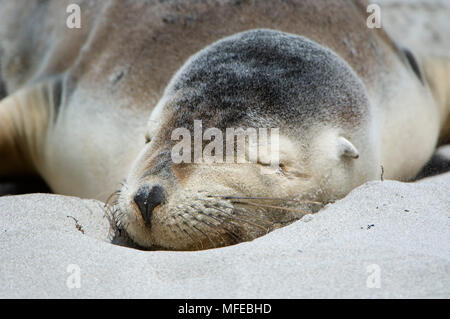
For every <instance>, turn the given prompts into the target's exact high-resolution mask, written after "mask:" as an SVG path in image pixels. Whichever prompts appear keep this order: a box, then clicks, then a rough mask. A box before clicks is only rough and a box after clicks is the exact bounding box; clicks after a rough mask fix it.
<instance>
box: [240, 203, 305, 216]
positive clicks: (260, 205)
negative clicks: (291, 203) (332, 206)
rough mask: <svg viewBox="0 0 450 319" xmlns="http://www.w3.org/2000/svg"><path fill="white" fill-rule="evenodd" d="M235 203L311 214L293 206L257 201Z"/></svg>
mask: <svg viewBox="0 0 450 319" xmlns="http://www.w3.org/2000/svg"><path fill="white" fill-rule="evenodd" d="M234 203H236V204H242V205H250V206H256V207H265V208H273V209H280V210H286V211H289V212H293V213H299V214H302V215H308V214H311V213H310V212H307V211H304V210H300V209H295V208H288V207H282V206H273V205H265V204H257V203H250V202H234Z"/></svg>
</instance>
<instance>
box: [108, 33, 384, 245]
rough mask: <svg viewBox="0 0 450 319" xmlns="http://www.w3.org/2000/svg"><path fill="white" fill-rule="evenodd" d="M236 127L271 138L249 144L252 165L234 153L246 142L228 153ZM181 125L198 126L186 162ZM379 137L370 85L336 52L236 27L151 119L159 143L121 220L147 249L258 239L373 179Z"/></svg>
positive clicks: (192, 62)
mask: <svg viewBox="0 0 450 319" xmlns="http://www.w3.org/2000/svg"><path fill="white" fill-rule="evenodd" d="M200 121H201V122H200ZM200 123H201V129H200V131H201V133H200V135H199V136H200V138H199V139H200V140H202V136H203V141H200V148H198V145H199V144H198V139H197V140H195V130H196V129H197V132H198V125H199V124H200ZM196 125H197V127H196ZM229 128H234V129H236V130H237V129H238V128H242V129H244V130H246V132H253V131H252V129H253V130H256V131H257V133H258V134H259V132H260V129H262V130H261V132H263V131H264V130H265V131H266V133H267V136H268V138H267V139H266V140H267V141H268V146H267V147H266V148H264V147H261V145H259V144H258V143H259V142H258V143H257V144H256V146H255V144H251V143H245V145H246V148H245V150H244V151H243V153H240V154H241V155H242V154H244V155H243V157H244V158H243V160H246V163H238V162H237V161H238V159H237V156H236V158H234V160H231V161H227V160H226V158H225V155H226V154H229V152H230V150H231V149H233V150H234V151H235V154H237V153H238V152H237V151H238V148H239V146H236V144H237V142H236V143H235V144H234V146H233V147H231V146H230V147H229V149H228V150H227V149H226V144H227V139H226V130H227V129H229ZM177 129H178V131H176V130H177ZM180 129H181V131H180ZM248 129H250V131H248ZM208 130H209V131H208ZM237 131H238V132H239V130H237ZM174 132H175V133H174ZM180 132H184V133H186V135H187V134H188V133H189V134H190V136H188V142H187V143H186V144H184V145H185V146H186V147H185V149H183V151H186V150H187V151H188V152H189V154H188V156H187V157H185V159H189V160H188V161H185V162H181V163H180V161H179V158H178V159H177V160H174V154H175V155H177V154H183V155H185V153H183V152H180V150H182V149H181V148H180V147H179V146H180V144H179V143H181V141H183V142H186V136H183V135H182V134H180ZM220 132H221V133H222V140H220V134H219V133H220ZM276 133H278V135H276ZM261 134H262V133H261ZM375 134H376V131H375V129H374V126H373V120H372V116H371V114H370V105H369V100H368V98H367V93H366V90H365V88H364V85H363V84H362V82H361V80H360V79H359V78H358V76H357V75H356V74H355V73H354V72H353V70H352V69H351V67H350V66H349V65H348V64H347V63H346V62H345V61H343V60H342V59H341V58H340V57H339V56H337V55H336V54H335V53H333V52H332V51H331V50H329V49H327V48H325V47H323V46H321V45H319V44H317V43H315V42H313V41H310V40H308V39H306V38H304V37H301V36H297V35H292V34H287V33H283V32H279V31H274V30H267V29H258V30H251V31H247V32H243V33H239V34H235V35H233V36H230V37H227V38H224V39H222V40H220V41H218V42H216V43H213V44H212V45H210V46H208V47H206V48H205V49H203V50H201V51H200V52H198V53H197V54H195V55H194V56H192V57H191V58H190V59H189V60H188V61H187V62H186V63H185V65H184V66H183V67H182V68H181V69H180V70H179V71H178V72H177V73H176V74H175V75H174V77H173V78H172V80H171V82H170V83H169V85H168V87H167V88H166V90H165V93H164V96H163V97H162V99H161V100H160V102H159V103H158V105H157V107H156V108H155V110H154V111H153V113H152V115H151V118H150V121H149V125H148V132H147V138H148V143H147V144H146V145H145V147H144V148H143V150H142V152H141V153H140V155H139V156H138V158H137V159H136V161H135V163H134V165H133V167H132V169H131V172H130V174H129V176H128V178H127V180H126V183H125V184H124V186H123V188H122V190H121V192H120V196H119V198H118V201H117V205H116V207H117V208H116V210H115V212H116V213H115V219H116V221H117V222H118V224H119V227H120V228H122V229H123V230H125V231H126V233H127V234H128V235H129V236H130V237H131V238H132V239H133V240H134V241H135V242H136V243H137V244H139V245H141V246H143V247H147V248H152V247H154V248H155V247H156V248H160V249H171V250H194V249H206V248H214V247H221V246H226V245H231V244H235V243H239V242H242V241H248V240H252V239H254V238H256V237H258V236H261V235H264V234H266V233H267V232H269V231H271V230H273V229H276V228H278V227H281V226H284V225H287V224H289V223H291V222H293V221H295V220H298V219H299V218H301V217H302V216H303V215H304V214H307V213H311V212H315V211H317V210H318V209H319V208H320V207H322V206H323V205H324V204H326V203H328V202H330V201H333V200H335V199H338V198H340V197H343V196H344V195H345V194H347V193H348V192H349V191H350V190H351V189H353V188H354V187H356V186H358V185H359V184H361V183H363V182H364V181H366V180H368V179H372V178H374V176H375V175H376V174H378V173H379V172H378V171H379V166H378V165H379V160H378V155H377V151H376V150H377V145H376V143H375V142H374V141H375V138H374V135H375ZM197 135H198V134H197ZM213 135H214V137H212V136H213ZM238 135H239V134H238ZM249 136H250V135H249ZM272 136H275V138H274V140H272ZM183 137H184V138H183ZM197 137H198V136H197ZM259 138H260V136H258V141H259ZM217 139H218V140H217ZM245 140H246V141H247V142H248V141H249V140H250V137H248V138H246V139H245ZM212 141H216V142H217V144H214V145H216V146H219V145H223V150H222V152H223V162H222V163H220V161H219V160H217V161H211V158H209V161H208V162H207V161H205V157H204V156H203V155H205V154H206V155H208V154H209V155H212V156H216V155H220V150H218V149H219V148H220V147H217V148H215V149H214V148H211V145H210V143H211V142H212ZM276 141H277V142H276ZM196 145H197V146H196ZM208 145H209V146H208ZM231 145H232V144H231ZM277 145H278V156H277V161H276V162H275V163H274V161H272V159H273V158H275V157H274V156H273V152H275V150H276V146H277ZM189 146H191V147H190V150H189ZM272 146H273V147H272ZM254 147H256V148H258V151H257V152H256V153H257V156H256V157H255V156H254V154H255V153H252V151H251V150H252V149H253V148H254ZM174 150H175V151H174ZM196 152H197V153H196ZM227 152H228V153H227ZM250 154H253V155H250ZM217 157H220V156H217ZM250 157H252V159H251V160H250ZM199 158H200V159H201V160H200V161H199ZM241 160H242V158H241ZM189 161H190V162H189Z"/></svg>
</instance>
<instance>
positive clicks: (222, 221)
mask: <svg viewBox="0 0 450 319" xmlns="http://www.w3.org/2000/svg"><path fill="white" fill-rule="evenodd" d="M198 213H200V214H202V215H205V216H208V217H209V218H212V219H215V220H217V221H218V222H220V223H227V224H229V225H231V226H233V224H231V223H229V222H227V221H226V220H221V219H218V218H217V217H214V216H211V215H208V214H206V213H204V212H202V211H198ZM203 222H204V221H203ZM216 227H217V226H216ZM221 229H223V230H225V231H226V232H227V233H228V234H230V235H231V236H232V237H233V238H234V240H236V241H239V236H238V235H236V234H235V233H233V232H232V231H231V230H229V229H228V228H225V227H222V228H221ZM219 234H220V233H219ZM222 240H223V238H222ZM224 242H225V241H224Z"/></svg>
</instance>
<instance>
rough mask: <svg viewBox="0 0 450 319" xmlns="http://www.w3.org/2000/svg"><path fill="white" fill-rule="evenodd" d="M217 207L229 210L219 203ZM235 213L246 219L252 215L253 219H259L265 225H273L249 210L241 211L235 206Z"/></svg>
mask: <svg viewBox="0 0 450 319" xmlns="http://www.w3.org/2000/svg"><path fill="white" fill-rule="evenodd" d="M216 205H217V206H219V207H222V208H228V207H227V206H225V205H223V204H220V203H217V204H216ZM233 211H237V212H238V213H240V214H241V215H242V216H245V217H248V215H251V216H252V218H256V219H258V220H259V221H261V222H262V223H264V224H268V225H271V224H272V222H269V221H267V220H266V219H263V218H261V217H259V216H257V215H256V212H253V211H248V210H245V209H241V208H238V207H235V206H233ZM261 226H262V225H261Z"/></svg>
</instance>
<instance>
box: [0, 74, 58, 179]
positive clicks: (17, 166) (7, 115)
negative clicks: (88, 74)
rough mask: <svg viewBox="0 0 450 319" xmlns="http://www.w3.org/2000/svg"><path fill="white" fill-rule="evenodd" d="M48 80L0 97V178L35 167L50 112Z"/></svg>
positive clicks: (18, 173) (21, 173)
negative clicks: (0, 98) (2, 97)
mask: <svg viewBox="0 0 450 319" xmlns="http://www.w3.org/2000/svg"><path fill="white" fill-rule="evenodd" d="M49 82H51V83H49ZM49 82H45V83H39V84H36V85H33V86H30V87H26V88H23V89H20V90H18V91H16V92H14V93H13V94H11V95H9V96H7V97H5V98H4V99H3V100H1V101H0V178H1V177H8V176H16V175H28V174H30V173H33V172H34V171H35V169H36V165H37V162H38V161H39V152H40V151H39V150H42V147H41V143H43V142H44V139H45V136H46V133H47V126H48V123H49V121H48V119H49V115H50V114H51V113H52V111H51V110H52V104H53V103H52V101H53V98H52V97H51V95H50V93H51V88H52V87H53V81H49Z"/></svg>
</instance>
